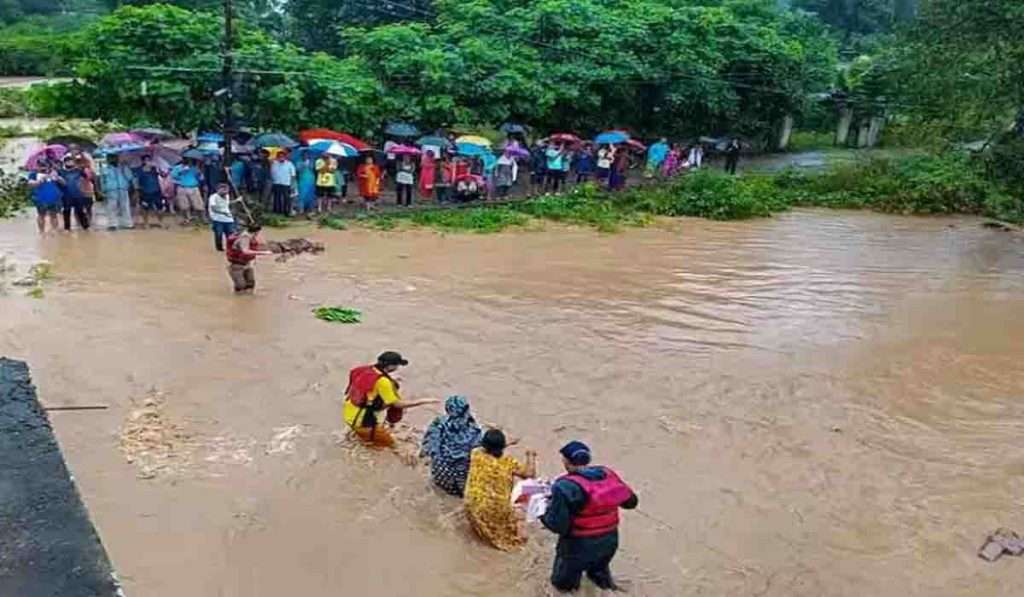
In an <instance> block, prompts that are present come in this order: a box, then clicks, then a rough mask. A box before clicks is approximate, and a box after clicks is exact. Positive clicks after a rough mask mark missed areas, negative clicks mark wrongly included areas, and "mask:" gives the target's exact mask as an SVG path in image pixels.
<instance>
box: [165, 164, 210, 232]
mask: <svg viewBox="0 0 1024 597" xmlns="http://www.w3.org/2000/svg"><path fill="white" fill-rule="evenodd" d="M171 178H172V179H173V180H174V184H176V185H178V197H177V199H178V212H179V213H180V214H181V223H182V224H191V223H192V214H193V213H195V215H196V219H198V220H199V221H201V222H204V223H205V222H206V205H205V202H204V201H203V193H202V191H200V190H199V189H200V187H201V186H202V184H203V174H202V172H200V171H199V168H198V167H197V166H196V164H195V162H194V161H193V160H186V161H184V162H182V163H180V164H178V165H177V166H175V167H174V168H172V169H171Z"/></svg>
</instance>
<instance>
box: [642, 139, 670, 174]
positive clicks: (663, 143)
mask: <svg viewBox="0 0 1024 597" xmlns="http://www.w3.org/2000/svg"><path fill="white" fill-rule="evenodd" d="M667 156H668V139H666V138H665V137H662V138H661V139H659V140H658V142H657V143H655V144H654V145H651V146H650V148H648V149H647V167H646V168H645V169H644V176H645V177H647V178H654V173H655V172H658V171H659V170H660V169H661V164H662V162H664V161H665V157H667Z"/></svg>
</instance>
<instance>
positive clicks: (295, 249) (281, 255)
mask: <svg viewBox="0 0 1024 597" xmlns="http://www.w3.org/2000/svg"><path fill="white" fill-rule="evenodd" d="M267 249H269V250H270V252H271V253H274V254H276V255H277V256H278V257H277V261H287V260H288V259H290V258H292V257H294V256H296V255H298V254H300V253H311V254H314V255H315V254H317V253H323V252H324V244H323V243H318V242H314V241H311V240H309V239H308V238H289V239H288V240H283V241H276V240H271V241H267Z"/></svg>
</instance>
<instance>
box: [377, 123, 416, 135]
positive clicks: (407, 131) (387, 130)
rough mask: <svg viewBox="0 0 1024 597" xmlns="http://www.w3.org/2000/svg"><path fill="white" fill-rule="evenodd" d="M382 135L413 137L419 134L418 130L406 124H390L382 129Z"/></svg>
mask: <svg viewBox="0 0 1024 597" xmlns="http://www.w3.org/2000/svg"><path fill="white" fill-rule="evenodd" d="M384 134H385V135H391V136H392V137H415V136H416V135H418V134H420V129H418V128H416V127H415V126H413V125H411V124H409V123H407V122H392V123H391V124H389V125H387V126H386V127H384Z"/></svg>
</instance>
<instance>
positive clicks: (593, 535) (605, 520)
mask: <svg viewBox="0 0 1024 597" xmlns="http://www.w3.org/2000/svg"><path fill="white" fill-rule="evenodd" d="M561 454H562V462H563V464H564V465H565V470H566V473H567V474H565V475H563V476H561V477H559V478H558V479H557V480H556V481H555V483H554V485H552V487H551V498H550V500H549V501H548V509H547V511H546V512H545V513H544V516H543V517H541V522H542V523H543V524H544V526H545V527H547V528H548V530H550V531H551V532H553V533H556V534H557V535H558V547H557V548H556V550H555V564H554V568H553V569H552V571H551V584H552V585H554V587H555V588H556V589H558V590H559V591H562V592H569V591H575V590H576V589H579V588H580V580H581V579H582V578H583V573H586V574H587V577H588V578H589V579H590V580H591V581H593V583H594V584H595V585H597V586H598V587H600V588H601V589H605V590H615V589H616V588H617V587H616V585H615V582H614V581H613V580H612V571H611V568H610V564H611V561H612V558H614V557H615V552H616V551H617V550H618V549H619V508H625V509H627V510H632V509H633V508H636V506H637V504H638V503H639V500H638V499H637V497H636V494H635V493H634V492H633V490H632V489H630V487H629V486H628V485H626V484H625V483H623V482H622V480H621V479H619V476H618V475H617V474H615V472H614V471H613V470H611V469H610V468H608V467H606V466H591V465H590V448H588V447H587V445H586V444H584V443H583V442H578V441H573V442H569V443H568V444H566V445H565V447H563V448H562V449H561Z"/></svg>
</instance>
